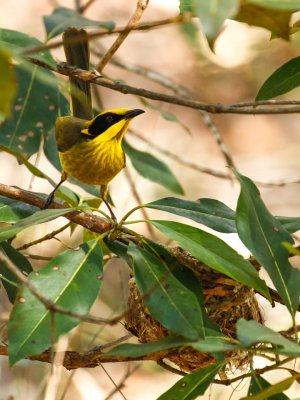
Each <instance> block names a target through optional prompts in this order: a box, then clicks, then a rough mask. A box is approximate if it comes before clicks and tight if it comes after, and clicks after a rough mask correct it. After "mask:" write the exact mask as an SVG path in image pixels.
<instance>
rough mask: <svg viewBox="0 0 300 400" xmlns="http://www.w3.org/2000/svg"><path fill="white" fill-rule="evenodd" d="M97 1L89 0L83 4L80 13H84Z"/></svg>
mask: <svg viewBox="0 0 300 400" xmlns="http://www.w3.org/2000/svg"><path fill="white" fill-rule="evenodd" d="M94 2H95V0H88V1H87V2H86V3H85V4H84V5H82V6H81V7H80V9H79V13H80V14H84V13H85V12H86V10H87V9H88V8H89V7H90V6H91V5H92V4H93V3H94Z"/></svg>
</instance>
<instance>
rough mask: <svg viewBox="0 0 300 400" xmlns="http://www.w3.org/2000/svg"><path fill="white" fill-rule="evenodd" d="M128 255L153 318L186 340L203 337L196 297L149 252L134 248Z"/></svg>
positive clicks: (200, 314) (130, 247) (129, 249)
mask: <svg viewBox="0 0 300 400" xmlns="http://www.w3.org/2000/svg"><path fill="white" fill-rule="evenodd" d="M128 254H129V255H131V256H132V258H133V264H134V277H135V280H136V284H137V287H138V289H139V291H140V293H141V295H142V296H144V302H145V304H146V306H147V307H148V309H149V311H150V312H151V314H152V315H153V317H154V318H155V319H157V321H159V322H160V323H161V324H162V325H163V326H164V327H166V328H167V329H170V330H171V331H172V332H174V333H176V334H179V335H181V336H183V337H187V338H189V339H197V338H199V337H203V336H204V326H203V318H202V310H201V308H200V305H199V302H198V300H197V298H196V296H195V295H194V293H192V292H191V291H190V290H188V289H187V288H186V287H185V286H184V285H183V284H182V283H180V282H179V281H178V280H177V279H176V278H175V277H174V275H172V273H171V271H170V270H169V268H168V267H167V265H166V264H165V263H164V262H163V261H162V260H160V259H159V258H158V257H156V256H154V255H153V254H151V253H150V252H149V251H147V250H145V249H142V248H139V247H137V246H134V245H132V244H131V245H130V246H129V248H128Z"/></svg>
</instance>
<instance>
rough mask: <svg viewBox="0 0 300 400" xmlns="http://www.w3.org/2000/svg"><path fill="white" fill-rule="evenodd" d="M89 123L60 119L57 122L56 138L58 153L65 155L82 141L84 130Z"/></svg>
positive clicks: (82, 120)
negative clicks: (64, 153)
mask: <svg viewBox="0 0 300 400" xmlns="http://www.w3.org/2000/svg"><path fill="white" fill-rule="evenodd" d="M86 124H87V121H86V120H84V119H80V118H76V117H72V116H66V117H58V118H57V119H56V122H55V137H56V143H57V148H58V151H59V152H61V153H63V152H65V151H67V150H69V149H70V148H71V147H73V146H74V145H75V144H76V143H78V142H79V141H81V140H82V132H81V131H82V129H84V128H85V126H86Z"/></svg>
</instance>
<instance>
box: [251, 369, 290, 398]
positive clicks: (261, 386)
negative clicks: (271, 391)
mask: <svg viewBox="0 0 300 400" xmlns="http://www.w3.org/2000/svg"><path fill="white" fill-rule="evenodd" d="M272 386H273V384H272V385H271V384H270V383H269V382H268V381H266V380H265V379H264V378H263V377H262V376H260V375H253V376H252V378H251V381H250V386H249V389H248V397H250V396H255V395H257V394H262V392H263V391H264V390H265V389H268V388H270V387H272ZM265 398H268V399H269V400H289V398H288V397H287V396H286V395H285V394H284V393H277V394H276V395H274V396H271V397H265Z"/></svg>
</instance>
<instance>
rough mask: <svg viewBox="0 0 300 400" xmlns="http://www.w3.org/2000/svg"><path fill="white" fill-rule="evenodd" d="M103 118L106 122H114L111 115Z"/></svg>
mask: <svg viewBox="0 0 300 400" xmlns="http://www.w3.org/2000/svg"><path fill="white" fill-rule="evenodd" d="M105 119H106V122H108V123H109V124H111V123H113V122H114V118H113V117H112V116H111V115H107V116H106V118H105Z"/></svg>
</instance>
